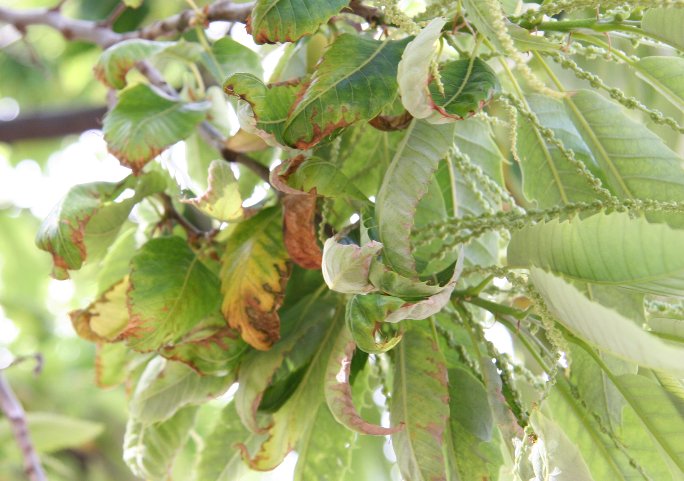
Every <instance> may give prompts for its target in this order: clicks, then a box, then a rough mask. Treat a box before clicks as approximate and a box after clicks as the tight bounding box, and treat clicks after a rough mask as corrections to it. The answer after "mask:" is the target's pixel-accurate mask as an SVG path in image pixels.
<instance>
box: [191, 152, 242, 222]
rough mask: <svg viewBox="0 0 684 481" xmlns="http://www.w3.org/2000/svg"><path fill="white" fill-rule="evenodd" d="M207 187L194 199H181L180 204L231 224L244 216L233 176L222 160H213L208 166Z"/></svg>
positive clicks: (226, 163)
mask: <svg viewBox="0 0 684 481" xmlns="http://www.w3.org/2000/svg"><path fill="white" fill-rule="evenodd" d="M207 183H208V184H209V187H208V189H207V191H206V192H205V193H204V194H202V195H201V196H199V197H195V198H194V199H182V200H181V202H184V203H186V204H190V205H193V206H195V207H197V208H198V209H199V210H200V211H202V212H204V213H205V214H207V215H208V216H211V217H213V218H215V219H218V220H221V221H225V222H233V221H236V220H239V219H241V218H242V216H243V215H244V210H243V209H242V198H241V197H240V191H239V189H238V183H237V180H235V175H233V171H232V170H231V168H230V165H228V162H225V161H223V160H214V161H212V162H211V165H209V178H208V180H207Z"/></svg>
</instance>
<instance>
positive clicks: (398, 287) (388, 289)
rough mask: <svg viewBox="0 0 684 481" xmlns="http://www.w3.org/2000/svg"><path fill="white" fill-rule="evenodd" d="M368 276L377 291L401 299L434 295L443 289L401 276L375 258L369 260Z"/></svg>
mask: <svg viewBox="0 0 684 481" xmlns="http://www.w3.org/2000/svg"><path fill="white" fill-rule="evenodd" d="M369 277H370V281H371V283H372V284H373V285H374V286H375V287H376V288H377V289H378V290H379V291H381V292H384V293H385V294H388V295H390V296H394V297H401V298H403V299H406V298H420V297H428V296H434V295H435V294H438V293H440V292H441V291H442V290H444V286H440V285H435V284H428V283H427V282H421V281H417V280H414V279H409V278H407V277H404V276H401V275H399V274H397V273H396V272H394V271H392V270H390V269H388V268H387V267H385V265H384V264H383V263H382V262H380V261H378V260H377V259H375V260H373V262H371V269H370V276H369Z"/></svg>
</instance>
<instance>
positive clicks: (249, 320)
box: [221, 208, 289, 350]
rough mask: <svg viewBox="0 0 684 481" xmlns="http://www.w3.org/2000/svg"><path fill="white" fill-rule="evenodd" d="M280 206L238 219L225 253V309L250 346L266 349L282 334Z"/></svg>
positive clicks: (284, 269) (283, 263) (283, 273)
mask: <svg viewBox="0 0 684 481" xmlns="http://www.w3.org/2000/svg"><path fill="white" fill-rule="evenodd" d="M286 261H287V253H286V252H285V249H284V247H283V233H282V227H281V223H280V209H277V208H271V209H265V210H263V211H262V212H260V213H259V214H257V215H255V216H254V217H252V218H251V219H248V220H246V221H244V222H242V223H241V224H240V225H238V226H237V227H236V228H235V230H234V231H233V233H232V234H231V236H230V238H229V239H228V241H227V243H226V250H225V253H224V255H223V258H222V259H221V263H222V267H221V292H222V293H223V304H222V307H221V310H222V311H223V315H224V316H225V318H226V320H227V321H228V323H229V324H230V326H231V327H233V328H234V329H238V330H239V331H240V333H241V334H242V338H243V339H244V340H245V341H246V342H247V343H248V344H250V345H251V346H253V347H255V348H257V349H261V350H266V349H268V348H270V347H271V346H272V345H273V343H274V342H275V341H277V340H278V339H279V338H280V319H279V317H278V312H277V311H278V308H279V307H280V304H281V303H282V299H283V290H284V289H285V284H286V282H287V277H288V275H289V274H288V272H289V271H288V266H287V262H286Z"/></svg>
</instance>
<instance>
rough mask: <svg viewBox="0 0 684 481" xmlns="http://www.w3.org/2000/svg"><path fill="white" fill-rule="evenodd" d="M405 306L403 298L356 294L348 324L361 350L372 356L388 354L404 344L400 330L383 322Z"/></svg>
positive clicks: (350, 303) (348, 316)
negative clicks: (401, 342)
mask: <svg viewBox="0 0 684 481" xmlns="http://www.w3.org/2000/svg"><path fill="white" fill-rule="evenodd" d="M403 304H404V300H403V299H399V298H397V297H392V296H384V295H382V294H373V293H372V294H366V295H360V294H357V295H355V296H354V297H352V298H351V299H349V302H347V309H346V312H345V322H346V325H347V329H348V330H349V332H350V333H351V335H352V338H353V339H354V342H355V343H356V345H357V346H358V347H359V349H361V350H362V351H365V352H367V353H370V354H380V353H383V352H387V351H389V350H390V349H392V348H393V347H394V346H396V345H397V344H398V343H399V341H401V336H402V332H401V330H400V329H399V328H397V327H396V326H394V325H391V324H387V323H385V322H384V321H385V319H387V317H388V315H389V313H391V312H394V311H396V310H397V309H399V308H400V307H401V306H402V305H403Z"/></svg>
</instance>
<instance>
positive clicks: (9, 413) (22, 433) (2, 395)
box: [0, 370, 47, 481]
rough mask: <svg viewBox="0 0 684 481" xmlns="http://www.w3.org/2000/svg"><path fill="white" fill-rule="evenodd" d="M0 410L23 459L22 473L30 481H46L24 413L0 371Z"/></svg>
mask: <svg viewBox="0 0 684 481" xmlns="http://www.w3.org/2000/svg"><path fill="white" fill-rule="evenodd" d="M0 410H2V412H3V413H4V415H5V416H6V417H7V420H8V421H9V423H10V425H11V426H12V431H13V432H14V437H15V439H16V440H17V444H18V445H19V447H20V449H21V453H22V455H23V457H24V471H25V472H26V476H28V479H30V480H31V481H47V477H46V476H45V472H44V471H43V466H42V465H41V464H40V459H39V458H38V454H37V453H36V449H35V447H34V446H33V443H32V442H31V436H30V435H29V431H28V425H27V422H26V413H25V412H24V408H23V407H22V406H21V403H20V402H19V400H18V399H17V397H16V396H15V394H14V391H13V390H12V387H11V386H10V385H9V382H7V379H6V378H5V375H4V374H3V372H2V370H0Z"/></svg>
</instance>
